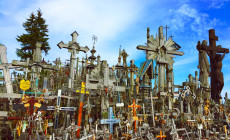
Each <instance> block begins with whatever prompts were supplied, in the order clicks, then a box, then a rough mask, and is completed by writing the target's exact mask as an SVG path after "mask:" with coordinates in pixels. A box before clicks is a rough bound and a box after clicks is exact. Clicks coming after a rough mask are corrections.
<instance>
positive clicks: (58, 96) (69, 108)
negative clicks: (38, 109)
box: [47, 89, 76, 129]
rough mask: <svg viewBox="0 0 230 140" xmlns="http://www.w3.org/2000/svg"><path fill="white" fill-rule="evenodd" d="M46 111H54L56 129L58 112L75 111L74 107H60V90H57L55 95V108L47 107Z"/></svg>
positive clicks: (55, 126) (56, 126)
mask: <svg viewBox="0 0 230 140" xmlns="http://www.w3.org/2000/svg"><path fill="white" fill-rule="evenodd" d="M47 110H56V115H55V125H54V128H55V129H57V128H58V119H59V111H73V112H74V111H76V107H61V90H60V89H59V90H58V95H57V104H56V107H55V106H47Z"/></svg>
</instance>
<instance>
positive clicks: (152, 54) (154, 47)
mask: <svg viewBox="0 0 230 140" xmlns="http://www.w3.org/2000/svg"><path fill="white" fill-rule="evenodd" d="M174 46H178V45H177V44H176V43H175V42H174V41H173V40H171V38H169V39H168V40H167V41H165V37H164V35H163V27H162V26H160V27H159V29H158V35H157V36H156V38H154V37H153V36H151V37H149V38H148V41H147V44H146V46H144V45H138V46H137V49H138V50H144V51H146V54H147V56H146V57H147V59H148V60H150V59H153V60H155V59H156V61H157V64H158V92H164V89H165V83H166V82H165V79H166V78H165V75H166V74H165V69H166V68H167V67H168V66H170V67H171V69H172V67H173V63H174V61H173V58H174V57H175V56H174V55H179V56H182V55H183V54H184V53H183V52H180V51H178V49H177V48H176V47H174ZM167 82H168V81H167ZM168 83H169V82H168ZM172 84H173V83H172Z"/></svg>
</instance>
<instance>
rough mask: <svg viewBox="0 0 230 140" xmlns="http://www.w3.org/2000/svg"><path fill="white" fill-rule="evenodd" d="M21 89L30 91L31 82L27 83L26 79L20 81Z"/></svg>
mask: <svg viewBox="0 0 230 140" xmlns="http://www.w3.org/2000/svg"><path fill="white" fill-rule="evenodd" d="M20 89H22V90H28V89H30V81H29V80H27V81H25V80H24V79H23V80H21V81H20Z"/></svg>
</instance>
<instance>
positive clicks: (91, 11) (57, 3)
mask: <svg viewBox="0 0 230 140" xmlns="http://www.w3.org/2000/svg"><path fill="white" fill-rule="evenodd" d="M23 2H24V3H26V0H24V1H20V0H18V1H16V2H15V3H12V7H14V8H13V9H11V8H10V9H7V8H3V9H1V10H0V12H1V13H4V16H5V17H6V18H7V19H8V21H6V22H5V23H3V26H2V27H1V28H4V31H5V32H7V31H10V35H6V36H5V35H4V34H1V35H0V38H1V40H2V43H4V44H5V45H6V46H7V47H8V48H10V50H16V48H20V43H17V42H16V41H15V38H16V36H17V35H21V34H22V33H23V32H24V31H23V27H22V23H23V22H25V21H26V19H27V18H28V17H29V15H30V14H31V12H34V13H36V10H37V9H39V8H40V9H41V11H42V13H43V17H44V18H45V19H46V22H47V24H48V29H49V35H50V40H49V44H50V46H51V50H50V51H49V55H48V56H47V57H45V58H48V59H50V60H54V59H55V58H56V57H60V56H61V57H63V59H64V60H65V59H69V57H70V54H69V53H68V52H67V50H64V49H62V50H59V48H58V47H57V43H59V42H60V41H63V42H65V43H68V41H70V40H71V36H70V34H71V33H72V32H73V31H75V30H76V31H77V32H78V33H79V37H78V42H79V43H80V45H81V46H86V45H87V46H88V47H89V48H92V46H91V45H92V35H96V36H97V37H98V41H97V43H96V49H97V53H98V54H99V55H101V57H102V58H104V59H107V58H108V61H110V62H113V60H114V58H111V57H109V56H111V55H109V54H111V53H112V54H117V55H118V46H119V45H120V43H119V44H111V43H109V42H110V41H112V40H117V42H118V41H120V40H121V38H120V37H119V36H121V35H122V33H124V32H125V31H126V30H127V29H128V28H129V27H130V26H132V25H133V24H135V23H136V22H137V21H138V20H139V19H140V15H142V14H143V11H144V7H145V6H146V3H143V2H140V1H137V0H134V1H131V0H127V1H122V0H118V1H102V0H99V1H90V0H86V1H80V0H66V1H63V0H50V1H43V0H39V1H33V2H34V3H32V2H31V3H30V4H26V5H24V6H23V8H21V7H20V6H21V5H22V3H23ZM2 5H3V6H4V7H9V6H10V5H11V2H7V1H4V3H3V4H2ZM0 18H1V17H0ZM9 19H11V21H12V25H13V26H11V27H9V25H8V24H9ZM119 39H120V40H119ZM129 39H130V38H129ZM7 40H9V41H10V40H14V42H16V43H14V44H12V43H8V41H7ZM133 40H135V39H133ZM107 44H109V45H107ZM136 45H138V44H136ZM136 45H134V46H131V45H130V44H128V45H127V46H125V47H124V48H125V49H126V50H129V48H135V47H136ZM116 47H117V48H116ZM116 52H117V53H116ZM11 53H15V51H11ZM136 54H137V52H136V51H134V52H131V53H130V57H131V58H133V57H135V55H136ZM89 55H90V54H88V56H89ZM83 56H85V54H83V53H79V57H83ZM12 59H16V58H12ZM115 60H116V61H117V56H116V59H115Z"/></svg>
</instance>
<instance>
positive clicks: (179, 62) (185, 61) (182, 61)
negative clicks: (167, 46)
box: [173, 56, 198, 67]
mask: <svg viewBox="0 0 230 140" xmlns="http://www.w3.org/2000/svg"><path fill="white" fill-rule="evenodd" d="M196 61H198V56H191V57H187V58H184V59H182V58H181V59H180V60H177V61H175V63H174V65H173V66H174V67H178V66H183V65H187V64H190V63H193V62H196Z"/></svg>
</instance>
